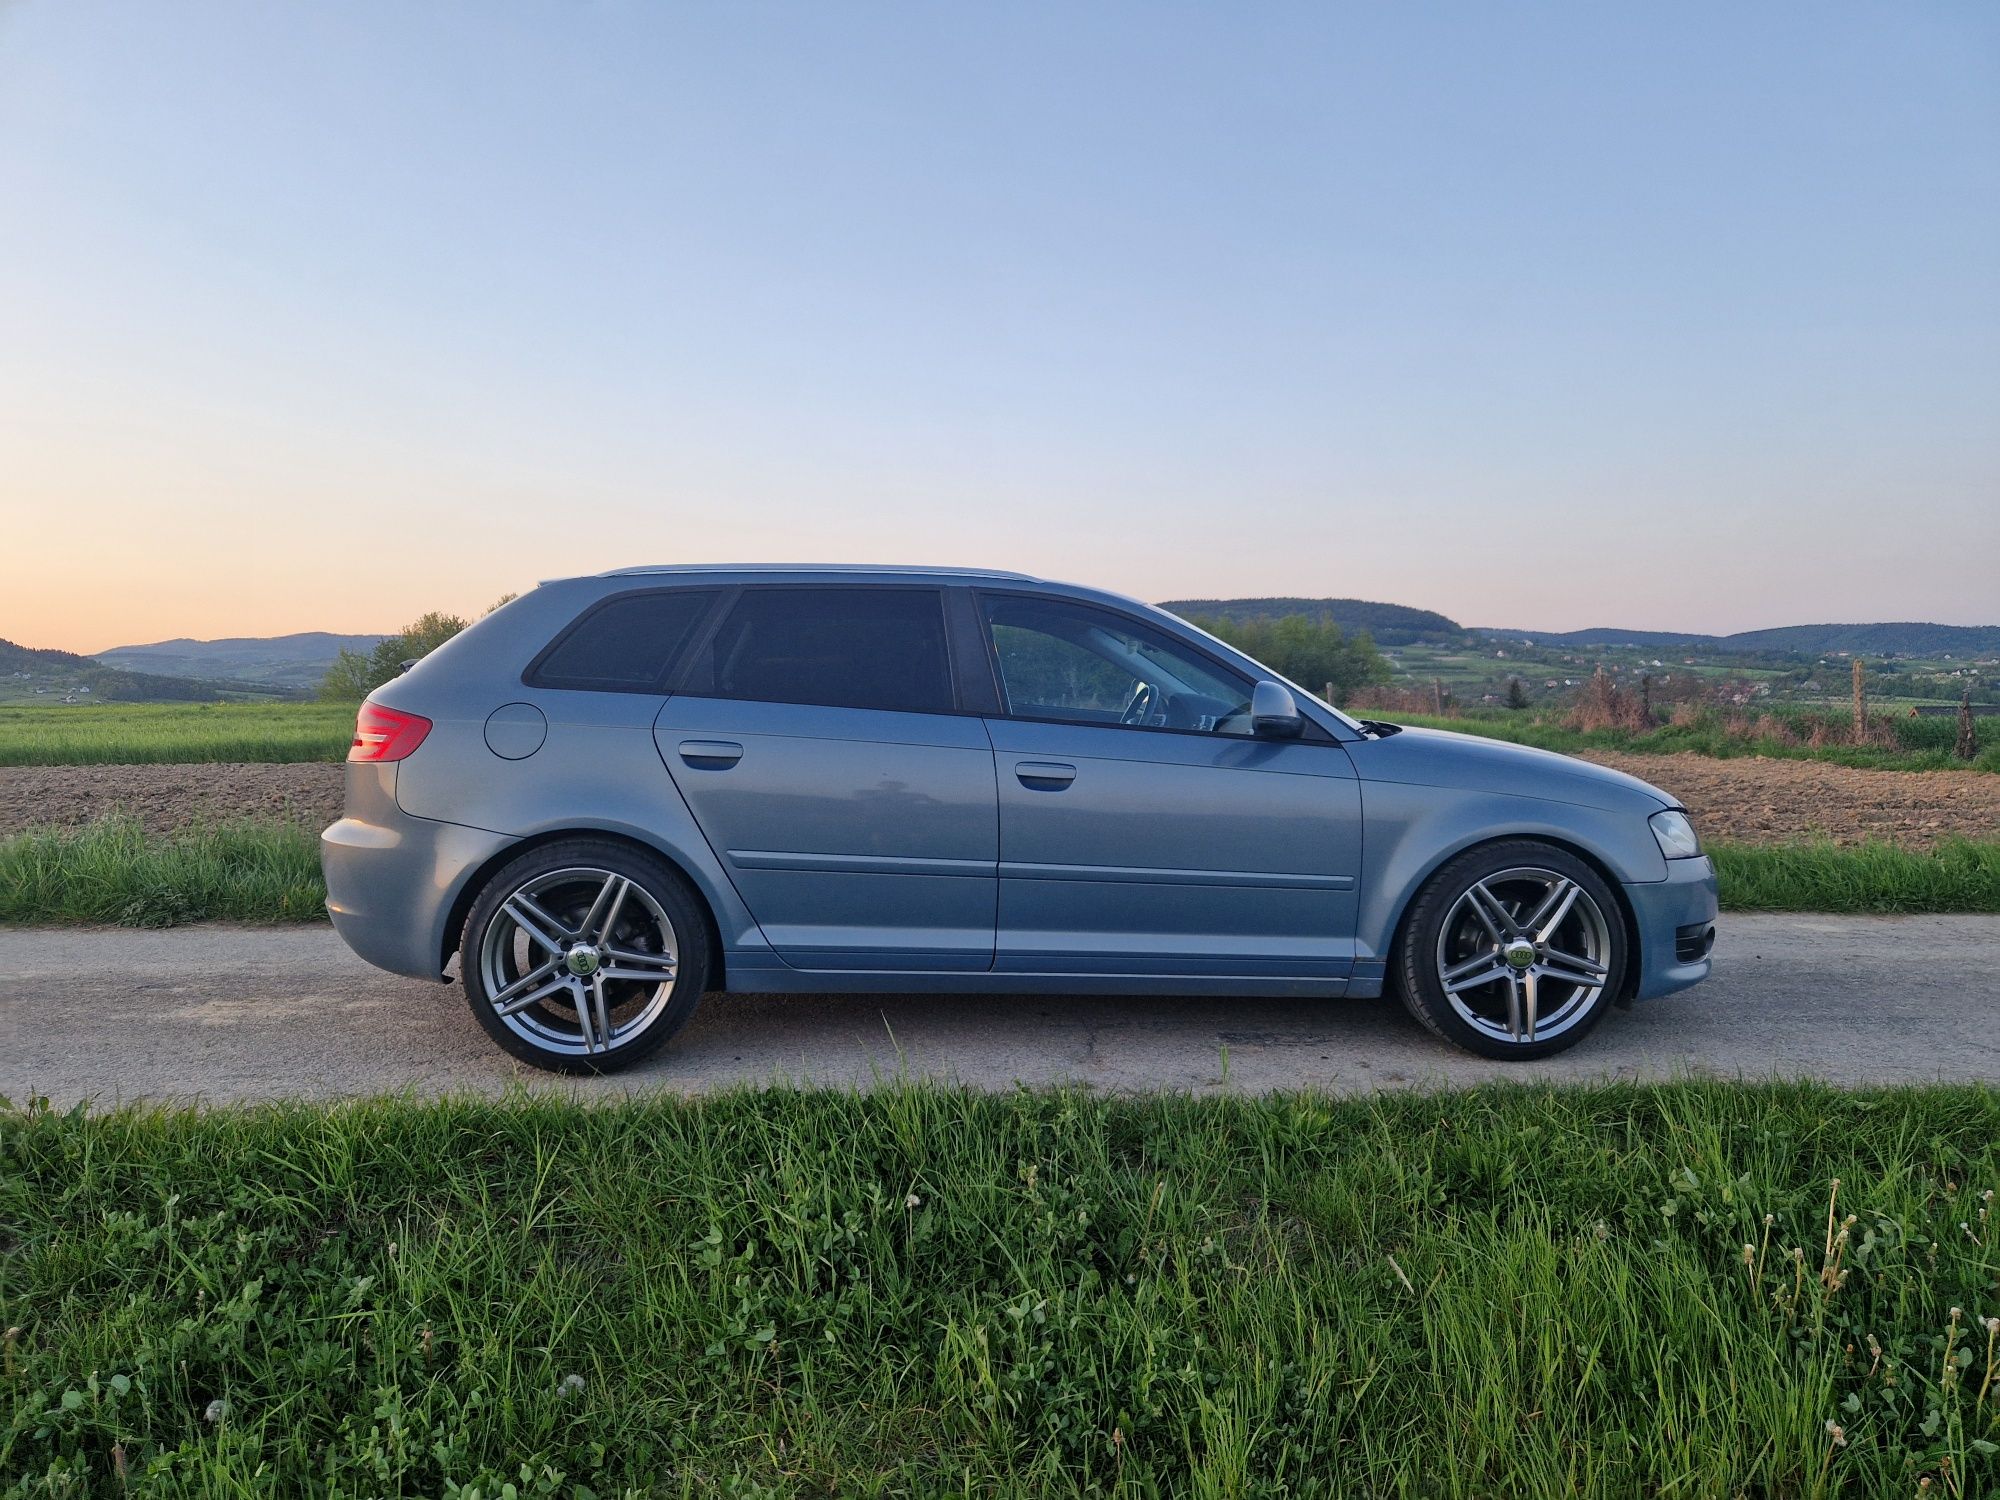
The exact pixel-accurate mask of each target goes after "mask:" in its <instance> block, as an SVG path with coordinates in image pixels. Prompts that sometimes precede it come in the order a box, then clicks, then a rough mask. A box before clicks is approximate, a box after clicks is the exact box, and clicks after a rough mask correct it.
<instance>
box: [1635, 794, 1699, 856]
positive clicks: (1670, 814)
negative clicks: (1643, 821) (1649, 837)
mask: <svg viewBox="0 0 2000 1500" xmlns="http://www.w3.org/2000/svg"><path fill="white" fill-rule="evenodd" d="M1647 824H1648V826H1649V827H1650V828H1651V829H1652V830H1653V839H1654V842H1656V843H1657V844H1658V845H1659V846H1660V853H1662V854H1664V855H1666V857H1667V858H1668V859H1693V858H1694V857H1695V856H1696V855H1697V854H1699V853H1701V840H1700V839H1698V838H1696V837H1695V834H1694V824H1692V823H1690V822H1689V821H1688V815H1687V814H1686V813H1684V812H1682V811H1681V810H1680V809H1679V808H1672V807H1670V808H1668V809H1667V810H1666V811H1665V812H1656V813H1654V814H1653V816H1652V817H1651V818H1649V819H1648V820H1647Z"/></svg>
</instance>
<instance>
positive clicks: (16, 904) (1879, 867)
mask: <svg viewBox="0 0 2000 1500" xmlns="http://www.w3.org/2000/svg"><path fill="white" fill-rule="evenodd" d="M1709 853H1710V854H1711V855H1712V856H1713V857H1714V859H1715V863H1716V869H1717V872H1718V875H1719V878H1720V881H1721V886H1722V906H1723V909H1724V910H1725V911H1824V912H2000V842H1974V841H1971V840H1967V839H1951V840H1947V841H1945V842H1944V843H1941V844H1939V845H1938V846H1937V847H1936V848H1935V849H1932V850H1919V849H1903V848H1899V847H1896V846H1894V845H1890V844H1865V845H1862V846H1859V847H1855V848H1836V847H1835V846H1833V845H1831V844H1768V845H1766V844H1720V845H1712V846H1710V849H1709ZM325 898H326V887H325V884H324V883H323V881H322V880H321V878H320V867H319V844H318V839H317V837H316V835H315V833H314V831H313V830H312V829H309V828H301V827H299V826H297V825H295V824H288V823H273V822H263V821H244V822H238V823H225V824H220V825H216V826H196V827H191V828H188V829H186V830H183V831H182V832H179V833H176V834H171V835H149V834H147V833H146V832H145V831H144V830H143V829H142V828H140V827H139V825H138V824H137V823H136V822H134V821H132V820H130V819H127V818H111V819H107V820H105V821H103V822H100V823H94V824H90V825H87V826H85V827H82V828H72V829H60V830H39V831H34V832H29V833H23V834H16V835H15V836H13V837H11V838H6V839H0V922H7V923H17V924H18V923H33V922H53V923H62V922H101V923H113V924H117V925H121V926H127V927H170V926H175V925H177V924H180V923H185V922H317V921H323V920H325V917H326V912H325V909H324V907H323V906H322V904H321V903H322V902H323V901H324V900H325Z"/></svg>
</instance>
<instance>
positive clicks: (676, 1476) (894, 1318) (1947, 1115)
mask: <svg viewBox="0 0 2000 1500" xmlns="http://www.w3.org/2000/svg"><path fill="white" fill-rule="evenodd" d="M0 1148H3V1149H4V1158H3V1159H4V1166H5V1171H4V1173H0V1211H4V1223H5V1225H6V1239H7V1251H8V1253H7V1255H6V1258H5V1262H4V1265H5V1272H4V1274H5V1282H4V1287H5V1299H6V1319H7V1322H8V1324H9V1325H10V1326H16V1325H17V1331H15V1332H12V1333H9V1334H8V1335H7V1350H6V1365H5V1377H4V1378H5V1381H6V1383H7V1386H8V1401H9V1406H10V1408H11V1410H10V1415H9V1417H8V1419H7V1426H6V1432H5V1436H4V1438H0V1475H7V1476H11V1477H12V1478H11V1487H10V1488H9V1489H7V1491H6V1494H8V1495H9V1496H21V1497H25V1496H27V1495H30V1494H43V1493H103V1494H118V1493H124V1492H127V1491H128V1490H129V1492H130V1493H134V1494H164V1493H173V1494H188V1493H201V1494H250V1493H260V1494H316V1493H340V1494H387V1493H401V1494H440V1495H453V1496H459V1497H461V1500H467V1497H469V1496H471V1495H472V1494H474V1493H476V1494H478V1495H480V1496H493V1495H496V1494H500V1493H505V1491H503V1490H502V1488H501V1487H502V1486H503V1485H509V1486H512V1487H513V1492H514V1493H517V1494H520V1495H524V1496H525V1495H564V1496H569V1495H594V1496H611V1495H618V1494H625V1495H637V1494H646V1495H760V1496H761V1495H779V1494H804V1493H816V1494H843V1495H872V1494H938V1493H944V1492H946V1491H950V1492H952V1493H961V1492H978V1493H982V1494H992V1495H1047V1494H1074V1493H1086V1492H1088V1493H1105V1494H1112V1493H1123V1494H1133V1495H1149V1494H1196V1495H1225V1494H1226V1495H1279V1494H1283V1495H1312V1494H1343V1493H1344V1494H1368V1495H1392V1494H1412V1495H1434V1494H1483V1495H1503V1494H1514V1495H1550V1494H1579V1495H1632V1494H1667V1493H1674V1494H1715V1495H1722V1494H1758V1495H1796V1496H1823V1495H1856V1496H1860V1495H1868V1496H1873V1495H1881V1494H1911V1493H1916V1492H1918V1485H1919V1483H1920V1482H1921V1481H1922V1480H1923V1479H1925V1478H1929V1479H1930V1480H1931V1482H1932V1483H1931V1488H1930V1490H1929V1491H1928V1492H1929V1493H1935V1494H1944V1495H1961V1496H1969V1495H1974V1494H1982V1493H1989V1492H1991V1491H1992V1489H1993V1488H1994V1487H1995V1486H1996V1485H2000V1462H1996V1445H2000V1369H1996V1347H1995V1334H1994V1332H1993V1331H1992V1329H1993V1327H1995V1326H2000V1325H1989V1324H1988V1323H1986V1322H1985V1321H1984V1320H1986V1319H1988V1318H1992V1317H1995V1316H1996V1315H2000V1290H1996V1288H2000V1250H1996V1245H1995V1235H1994V1230H1995V1228H1996V1219H1995V1216H1994V1215H1993V1214H1992V1211H1991V1209H1992V1202H1993V1191H1994V1188H1995V1187H1996V1185H2000V1094H1996V1092H1995V1091H1993V1090H1991V1089H1985V1088H1978V1087H1933V1088H1923V1089H1901V1090H1873V1091H1867V1092H1861V1093H1842V1092H1838V1091H1835V1090H1831V1089H1827V1088H1823V1087H1818V1086H1793V1085H1748V1086H1746V1085H1731V1084H1684V1085H1671V1086H1656V1087H1631V1086H1620V1087H1611V1088H1601V1089H1590V1090H1558V1089H1548V1088H1494V1089H1484V1090H1478V1091H1474V1092H1471V1093H1463V1094H1442V1095H1423V1094H1392V1095H1385V1096H1380V1097H1375V1098H1368V1099H1354V1100H1331V1099H1327V1098H1322V1097H1316V1096H1310V1095H1307V1096H1295V1097H1289V1098H1278V1099H1269V1100H1259V1101H1239V1100H1227V1099H1209V1100H1192V1099H1187V1098H1176V1097H1164V1098H1148V1099H1136V1100H1134V1099H1127V1100H1107V1099H1102V1098H1096V1097H1090V1096H1083V1095H1078V1094H1073V1093H1025V1092H1024V1093H1019V1094H1015V1095H1013V1096H1007V1097H998V1098H994V1097H980V1096H972V1095H966V1094H959V1093H952V1092H945V1091H939V1090H932V1089H890V1090H884V1091H881V1092H877V1093H873V1094H869V1095H865V1096H856V1095H839V1094H826V1093H810V1094H800V1093H786V1092H768V1093H759V1094H751V1093H739V1094H734V1095H728V1096H723V1097H720V1098H714V1099H709V1100H704V1101H693V1102H686V1101H673V1100H661V1099H653V1100H647V1101H644V1102H636V1103H623V1104H616V1105H607V1106H604V1107H595V1108H593V1107H580V1106H577V1105H574V1104H566V1103H560V1102H553V1101H532V1102H531V1101H527V1100H514V1101H508V1102H503V1103H498V1104H494V1103H471V1102H447V1103H442V1104H434V1105H419V1104H414V1103H409V1102H397V1101H387V1102H370V1103H362V1104H354V1105H346V1106H338V1107H331V1108H328V1107H309V1106H302V1105H301V1106H288V1107H277V1108H263V1109H256V1110H251V1111H247V1112H240V1113H239V1112H214V1113H136V1112H132V1111H119V1112H115V1113H110V1114H106V1115H89V1114H86V1113H83V1112H81V1111H78V1112H73V1113H67V1114H56V1113H52V1112H50V1111H48V1110H46V1109H35V1108H30V1109H27V1110H24V1111H17V1112H14V1113H12V1114H9V1115H6V1116H4V1117H0ZM6 1482H8V1481H5V1480H0V1483H6Z"/></svg>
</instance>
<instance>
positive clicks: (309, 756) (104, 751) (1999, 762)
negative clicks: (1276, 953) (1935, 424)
mask: <svg viewBox="0 0 2000 1500" xmlns="http://www.w3.org/2000/svg"><path fill="white" fill-rule="evenodd" d="M1383 716H1384V717H1387V718H1391V719H1394V720H1395V721H1396V722H1398V723H1404V724H1422V725H1429V726H1432V727H1435V728H1440V729H1453V730H1457V731H1458V732H1460V733H1463V734H1478V735H1485V736H1488V737H1491V738H1495V739H1505V740H1513V741H1516V742H1518V743H1521V744H1528V745H1536V746H1539V747H1541V748H1543V749H1546V750H1560V751H1564V752H1574V751H1577V750H1635V751H1646V752H1655V753H1660V754H1673V753H1676V752H1688V753H1692V754H1698V755H1714V756H1734V755H1771V756H1779V757H1784V758H1788V759H1802V760H1823V761H1829V762H1833V763H1835V764H1839V765H1852V766H1865V767H1871V768H1881V769H1885V770H1959V769H1966V768H1968V763H1967V762H1965V761H1960V760H1957V759H1954V758H1953V756H1952V754H1951V743H1952V736H1953V734H1954V733H1955V731H1956V726H1955V724H1954V723H1953V721H1952V720H1950V719H1949V718H1925V719H1908V718H1899V719H1896V720H1894V721H1893V727H1892V728H1891V730H1890V732H1891V733H1893V734H1894V736H1895V740H1896V743H1895V745H1894V747H1880V746H1873V745H1865V746H1853V745H1822V746H1811V745H1805V744H1795V743H1788V742H1784V741H1779V740H1774V739H1770V738H1768V737H1757V736H1744V735H1742V734H1737V733H1731V732H1730V731H1729V730H1728V728H1727V727H1726V726H1725V725H1724V723H1723V722H1722V721H1721V719H1720V717H1719V716H1708V717H1705V718H1703V719H1702V720H1701V721H1699V722H1697V723H1694V724H1690V725H1673V724H1669V725H1663V726H1661V727H1660V728H1658V729H1655V730H1652V731H1649V732H1646V733H1634V732H1632V731H1629V730H1598V731H1592V732H1588V733H1584V732H1579V731H1577V730H1573V729H1568V728H1565V727H1564V726H1563V725H1562V724H1561V723H1560V722H1558V721H1557V719H1556V718H1555V717H1553V716H1550V715H1548V714H1546V713H1544V712H1542V711H1537V710H1530V711H1527V712H1521V713H1508V712H1506V711H1504V710H1497V709H1482V710H1477V711H1474V712H1472V713H1468V714H1464V715H1459V716H1451V717H1446V718H1434V717H1432V716H1430V715H1427V714H1409V713H1387V714H1385V715H1383ZM1774 717H1775V718H1776V720H1777V721H1779V722H1783V721H1784V719H1785V711H1780V712H1779V713H1778V714H1777V715H1775V716H1774ZM353 729H354V706H353V705H352V704H345V703H172V704H156V703H119V704H91V705H76V706H65V707H42V706H36V707H32V708H28V707H18V708H17V707H7V706H4V705H0V766H8V765H13V766H59V765H121V764H122V765H137V764H145V763H150V762H203V761H248V762H267V763H268V762H286V761H337V760H339V759H341V758H342V757H343V756H344V755H346V753H347V745H348V741H349V739H350V738H351V736H352V734H353ZM1977 733H1978V736H1979V755H1978V758H1977V759H1976V760H1974V761H1972V762H1970V763H1969V765H1970V768H1971V769H1976V770H1984V771H2000V716H1993V717H1985V718H1981V719H1980V720H1978V721H1977Z"/></svg>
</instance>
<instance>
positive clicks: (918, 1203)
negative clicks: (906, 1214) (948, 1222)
mask: <svg viewBox="0 0 2000 1500" xmlns="http://www.w3.org/2000/svg"><path fill="white" fill-rule="evenodd" d="M923 1204H924V1200H923V1199H921V1198H919V1197H918V1196H917V1195H916V1194H915V1193H912V1194H910V1196H909V1197H907V1198H905V1199H904V1200H903V1207H905V1208H922V1207H923Z"/></svg>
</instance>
